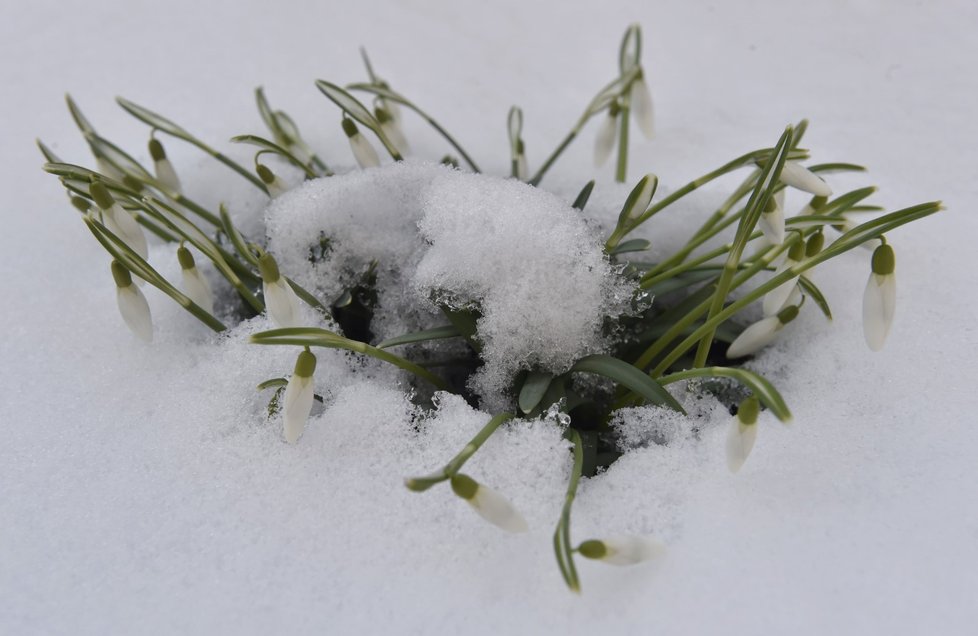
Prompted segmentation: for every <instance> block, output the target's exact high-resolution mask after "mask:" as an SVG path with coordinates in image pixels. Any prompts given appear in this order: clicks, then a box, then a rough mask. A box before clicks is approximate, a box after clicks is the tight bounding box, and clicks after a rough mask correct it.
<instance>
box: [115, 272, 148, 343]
mask: <svg viewBox="0 0 978 636" xmlns="http://www.w3.org/2000/svg"><path fill="white" fill-rule="evenodd" d="M112 278H113V279H115V286H116V295H115V298H116V302H117V303H118V305H119V313H120V314H122V319H123V320H124V321H125V322H126V326H127V327H129V330H130V331H132V332H133V334H135V335H136V337H137V338H139V339H140V340H145V341H146V342H152V341H153V319H152V317H151V316H150V313H149V303H147V302H146V297H145V296H143V292H141V291H139V288H138V287H136V286H135V285H133V284H132V276H131V275H130V274H129V270H127V269H126V268H125V267H124V266H123V265H122V263H120V262H119V261H112Z"/></svg>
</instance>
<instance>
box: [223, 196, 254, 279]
mask: <svg viewBox="0 0 978 636" xmlns="http://www.w3.org/2000/svg"><path fill="white" fill-rule="evenodd" d="M220 215H221V227H222V228H223V229H224V233H225V234H227V236H228V238H229V239H231V244H232V245H234V249H235V250H236V251H237V252H238V254H240V255H241V257H242V258H244V259H245V260H246V261H248V262H249V263H251V265H252V266H253V267H258V257H257V256H255V254H254V252H252V251H251V250H250V249H249V248H248V244H247V242H246V241H245V239H244V237H243V236H241V233H240V232H238V228H236V227H234V223H233V222H232V221H231V215H230V214H229V213H228V210H227V207H226V206H225V205H224V204H223V203H222V204H221V207H220Z"/></svg>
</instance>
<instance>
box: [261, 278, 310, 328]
mask: <svg viewBox="0 0 978 636" xmlns="http://www.w3.org/2000/svg"><path fill="white" fill-rule="evenodd" d="M262 288H263V289H264V293H265V309H267V310H268V315H269V317H270V318H271V319H272V322H274V323H275V324H276V325H278V326H279V327H282V328H283V329H284V328H286V327H301V326H302V324H301V315H302V314H301V313H300V311H299V297H298V296H296V295H295V292H294V291H292V287H291V286H290V285H289V284H288V283H286V282H285V279H284V278H281V277H279V279H278V280H277V281H275V282H274V283H262Z"/></svg>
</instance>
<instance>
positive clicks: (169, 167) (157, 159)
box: [149, 137, 181, 194]
mask: <svg viewBox="0 0 978 636" xmlns="http://www.w3.org/2000/svg"><path fill="white" fill-rule="evenodd" d="M149 156H150V157H152V159H153V171H154V172H156V179H157V180H158V181H159V182H160V183H162V184H163V186H164V187H165V188H167V189H168V190H170V191H171V192H172V193H174V194H180V192H181V189H180V178H179V177H177V172H176V170H174V169H173V164H172V163H170V160H169V159H167V158H166V151H165V150H164V149H163V144H162V143H160V140H159V139H156V138H155V137H153V138H151V139H150V140H149Z"/></svg>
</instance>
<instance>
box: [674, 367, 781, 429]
mask: <svg viewBox="0 0 978 636" xmlns="http://www.w3.org/2000/svg"><path fill="white" fill-rule="evenodd" d="M691 378H730V379H732V380H736V381H737V382H739V383H741V384H743V385H744V386H745V387H747V388H748V389H750V390H751V391H752V392H753V393H754V395H756V396H757V398H758V399H759V400H760V401H761V403H763V404H764V406H766V407H767V408H769V409H771V412H772V413H774V415H775V416H776V417H777V418H778V419H779V420H781V421H782V422H784V423H788V422H790V421H791V411H789V410H788V405H787V404H785V401H784V398H782V397H781V394H780V393H778V390H777V389H776V388H774V385H773V384H771V382H770V381H769V380H768V379H767V378H765V377H764V376H762V375H759V374H757V373H754V372H753V371H748V370H747V369H734V368H731V367H703V368H701V369H690V370H688V371H680V372H678V373H672V374H670V375H666V376H663V377H662V378H660V381H661V382H662V384H671V383H672V382H678V381H680V380H689V379H691Z"/></svg>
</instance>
